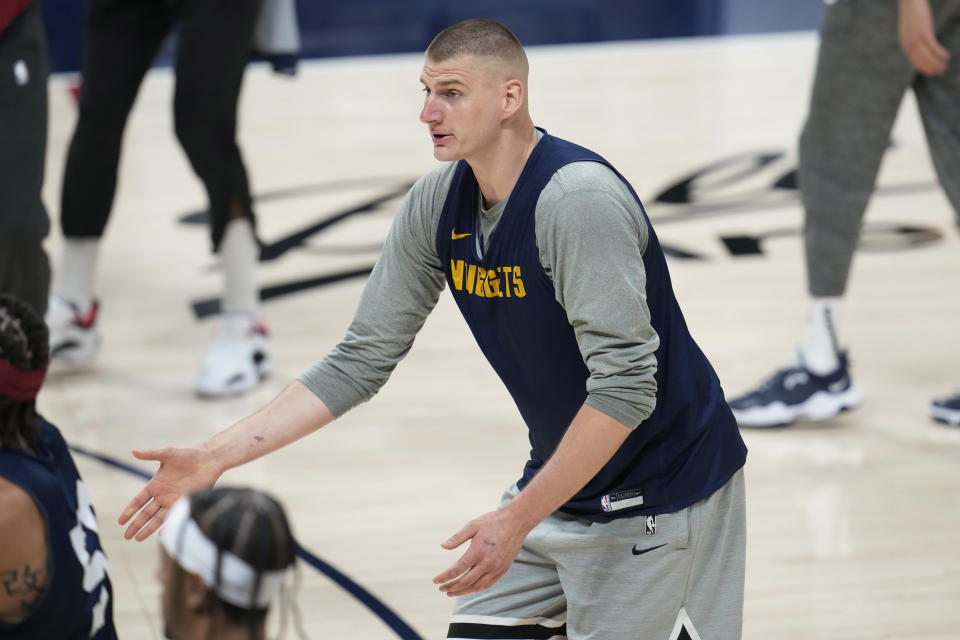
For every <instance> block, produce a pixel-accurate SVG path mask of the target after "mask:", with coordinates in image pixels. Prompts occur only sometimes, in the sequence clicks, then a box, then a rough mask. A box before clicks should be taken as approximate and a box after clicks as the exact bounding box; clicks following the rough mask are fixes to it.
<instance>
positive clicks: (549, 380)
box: [437, 135, 746, 522]
mask: <svg viewBox="0 0 960 640" xmlns="http://www.w3.org/2000/svg"><path fill="white" fill-rule="evenodd" d="M581 161H589V162H599V163H602V164H604V165H606V166H608V167H610V169H611V170H613V171H614V172H615V170H614V169H613V167H612V166H610V164H609V163H607V162H606V161H605V160H604V159H603V158H601V157H600V156H598V155H597V154H595V153H593V152H592V151H589V150H587V149H584V148H583V147H579V146H577V145H574V144H572V143H570V142H566V141H564V140H561V139H559V138H555V137H552V136H550V135H544V136H543V138H541V140H540V141H539V142H538V143H537V145H536V147H534V150H533V152H532V153H531V155H530V158H529V159H528V161H527V164H526V166H525V167H524V169H523V173H522V174H521V175H520V179H519V180H518V181H517V184H516V186H515V187H514V189H513V192H512V193H511V194H510V197H509V199H508V201H507V205H506V209H505V210H504V212H503V214H502V216H501V218H500V221H499V223H498V224H497V227H496V229H495V230H494V232H493V233H492V234H491V235H490V238H489V239H487V241H486V242H485V245H486V247H485V251H484V253H483V256H482V257H481V256H480V255H478V253H477V249H476V245H475V243H474V242H457V241H456V240H457V239H458V236H457V235H456V234H457V233H460V237H462V236H464V235H465V234H468V233H469V234H477V233H478V229H477V221H476V216H477V204H478V202H479V192H478V185H477V181H476V178H475V177H474V175H473V172H472V170H471V169H470V166H469V165H468V164H467V163H466V162H465V161H462V160H461V161H460V162H459V165H458V166H457V169H456V172H455V174H454V178H453V183H452V185H451V187H450V191H449V193H448V195H447V199H446V202H445V203H444V208H443V213H442V215H441V219H440V225H439V227H438V229H437V251H438V253H439V255H440V259H441V261H442V262H443V264H444V269H445V271H446V278H447V284H448V286H449V288H450V291H451V293H452V294H453V297H454V299H455V300H456V302H457V305H458V306H459V308H460V311H461V313H462V314H463V316H464V319H465V320H466V321H467V324H468V325H469V326H470V329H471V331H472V332H473V335H474V337H475V338H476V340H477V343H478V344H479V346H480V349H481V350H482V351H483V353H484V355H485V356H486V357H487V359H488V360H489V362H490V364H491V365H492V366H493V368H494V369H495V370H496V372H497V374H498V375H499V376H500V379H501V380H503V382H504V384H505V385H506V387H507V389H508V390H509V392H510V394H511V395H512V396H513V399H514V401H515V402H516V404H517V407H518V408H519V410H520V414H521V415H522V416H523V419H524V421H525V422H526V424H527V427H528V428H529V435H530V444H531V446H532V451H531V453H530V460H529V461H528V462H527V465H526V467H525V469H524V472H523V477H522V478H521V479H520V481H519V483H518V484H519V486H520V487H521V488H523V487H524V486H525V485H526V484H527V483H528V482H529V481H530V480H531V479H532V478H533V476H534V475H535V474H536V473H537V471H538V470H539V469H540V467H542V466H543V464H544V463H545V462H546V461H547V459H549V457H550V455H551V454H552V453H553V451H554V449H556V447H557V445H558V443H559V442H560V439H561V438H562V437H563V434H564V433H565V431H566V429H567V427H568V426H569V425H570V423H571V422H572V420H573V418H574V416H575V415H576V414H577V411H578V410H579V409H580V408H581V406H582V405H583V403H584V401H585V400H586V397H587V391H586V381H587V378H588V377H589V375H590V374H589V371H588V370H587V367H586V365H585V364H584V361H583V357H582V356H581V353H580V350H579V348H578V345H577V341H576V337H575V334H574V330H573V327H572V326H571V325H570V323H569V321H568V319H567V316H566V313H565V311H564V309H563V307H562V306H561V305H560V303H558V302H557V300H556V294H555V291H554V287H553V283H552V282H551V281H550V279H549V277H548V276H547V274H546V272H545V271H544V269H543V266H542V264H541V262H540V256H539V252H538V251H537V245H536V234H535V219H534V214H535V210H536V206H537V200H538V198H539V196H540V192H541V191H542V190H543V188H544V187H545V186H546V184H547V183H548V182H549V181H550V179H551V177H552V176H553V175H554V173H556V172H557V170H558V169H560V168H561V167H563V166H564V165H567V164H569V163H572V162H581ZM617 175H618V176H619V177H620V179H621V180H623V182H624V184H626V185H627V187H628V188H630V185H629V184H628V183H627V182H626V180H624V179H623V177H622V176H620V175H619V173H618V174H617ZM630 192H631V193H632V194H633V197H634V198H636V199H637V203H638V204H639V202H640V201H639V198H637V196H636V193H635V192H634V191H633V189H632V188H630ZM641 210H642V206H641ZM583 215H590V211H584V212H583ZM643 215H644V221H645V222H646V223H647V226H648V228H649V239H648V242H647V247H646V251H645V252H644V254H643V266H644V269H645V270H646V282H647V285H646V295H647V304H648V306H649V309H650V314H651V318H650V323H651V325H652V326H653V328H654V330H655V331H656V332H657V335H658V336H659V337H660V346H659V348H658V349H657V351H656V358H657V372H656V376H655V378H656V382H657V395H656V408H655V409H654V411H653V413H651V415H650V416H649V417H648V418H647V419H646V420H644V421H643V423H642V424H640V425H639V426H638V427H637V428H636V429H635V430H634V431H633V433H631V434H630V436H629V437H628V438H627V440H626V441H625V442H624V443H623V445H622V446H621V447H620V449H619V450H618V451H617V453H616V454H615V455H614V456H613V457H612V458H611V459H610V460H609V461H608V462H607V464H606V465H605V466H604V467H603V468H602V469H601V470H600V471H599V472H598V473H597V475H596V476H595V477H594V478H593V479H592V480H591V481H590V482H589V483H587V485H586V486H585V487H584V488H583V489H581V490H580V491H579V492H578V493H577V494H576V495H574V496H573V497H572V498H571V499H570V500H569V501H568V502H566V503H565V504H564V505H563V507H561V510H562V511H564V512H566V513H569V514H572V515H576V516H579V517H583V518H587V519H590V520H595V521H600V522H604V521H607V520H609V519H611V518H617V517H623V516H633V515H640V514H658V513H670V512H673V511H677V510H679V509H682V508H684V507H687V506H689V505H691V504H693V503H694V502H697V501H698V500H701V499H703V498H706V497H708V496H709V495H710V494H712V493H713V492H714V491H716V490H717V489H719V488H720V487H722V486H723V485H724V484H725V483H726V482H727V480H729V479H730V477H731V476H732V475H733V474H734V473H735V472H736V471H737V470H738V469H740V468H741V467H742V466H743V464H744V462H745V460H746V446H745V445H744V443H743V440H742V439H741V437H740V433H739V431H738V429H737V426H736V422H735V421H734V418H733V415H732V413H731V412H730V408H729V407H728V406H727V403H726V401H725V400H724V397H723V390H722V389H721V387H720V381H719V380H718V378H717V375H716V373H715V372H714V370H713V367H712V366H711V365H710V363H709V362H708V361H707V359H706V357H705V356H704V355H703V352H701V350H700V348H699V347H698V346H697V344H696V343H695V342H694V340H693V338H692V337H691V336H690V332H689V331H688V330H687V325H686V322H685V321H684V319H683V314H682V313H681V311H680V307H679V305H678V304H677V300H676V298H675V297H674V293H673V287H672V285H671V283H670V274H669V273H668V271H667V264H666V260H665V258H664V255H663V251H662V250H661V248H660V243H659V241H658V240H657V236H656V234H655V233H654V231H653V228H652V226H650V223H649V219H647V218H646V213H644V214H643ZM598 295H603V294H602V292H601V293H598Z"/></svg>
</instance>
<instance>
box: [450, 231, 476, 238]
mask: <svg viewBox="0 0 960 640" xmlns="http://www.w3.org/2000/svg"><path fill="white" fill-rule="evenodd" d="M471 235H473V234H472V233H457V230H456V229H451V230H450V239H451V240H459V239H460V238H466V237H467V236H471Z"/></svg>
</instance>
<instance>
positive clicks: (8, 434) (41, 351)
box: [0, 294, 50, 450]
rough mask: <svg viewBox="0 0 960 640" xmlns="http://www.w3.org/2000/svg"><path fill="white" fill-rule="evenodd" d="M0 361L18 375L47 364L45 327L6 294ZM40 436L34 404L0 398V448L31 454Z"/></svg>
mask: <svg viewBox="0 0 960 640" xmlns="http://www.w3.org/2000/svg"><path fill="white" fill-rule="evenodd" d="M0 360H3V361H5V362H6V363H7V364H9V365H10V366H12V367H14V368H15V369H19V370H21V371H35V370H38V369H45V368H46V366H47V364H48V363H49V362H50V346H49V339H48V337H47V325H46V324H44V322H43V319H42V318H40V316H39V315H37V313H36V312H35V311H34V310H33V308H32V307H31V306H30V305H28V304H27V303H26V302H24V301H23V300H20V299H19V298H17V297H14V296H12V295H9V294H0ZM39 434H40V417H39V416H38V415H37V409H36V403H35V401H34V400H28V401H26V402H17V401H15V400H12V399H10V398H7V397H4V396H2V395H0V447H3V448H5V449H22V448H24V446H26V447H27V448H28V449H30V450H32V449H33V448H34V446H35V444H36V441H37V437H38V436H39Z"/></svg>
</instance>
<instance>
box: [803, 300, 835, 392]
mask: <svg viewBox="0 0 960 640" xmlns="http://www.w3.org/2000/svg"><path fill="white" fill-rule="evenodd" d="M842 321H843V298H840V297H836V298H811V299H810V303H809V305H808V306H807V321H806V324H805V325H804V329H803V341H802V342H801V343H800V357H801V358H802V360H803V364H804V366H806V367H807V369H810V371H813V372H814V373H816V374H817V375H826V374H828V373H831V372H833V371H836V369H837V367H838V366H840V358H839V352H840V331H841V328H842V325H841V323H842Z"/></svg>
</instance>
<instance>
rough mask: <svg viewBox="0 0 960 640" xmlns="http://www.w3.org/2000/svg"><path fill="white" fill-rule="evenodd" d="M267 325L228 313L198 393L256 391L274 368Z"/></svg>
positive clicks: (205, 362)
mask: <svg viewBox="0 0 960 640" xmlns="http://www.w3.org/2000/svg"><path fill="white" fill-rule="evenodd" d="M268 338H269V334H268V333H267V327H266V325H265V324H264V323H263V322H261V321H259V320H257V319H256V318H254V317H253V316H251V315H249V314H246V313H225V314H223V315H222V316H221V320H220V328H219V329H218V330H217V334H216V335H215V336H214V338H213V342H212V343H211V344H210V349H209V350H208V351H207V355H206V357H205V358H204V360H203V365H202V366H201V368H200V376H199V377H198V378H197V384H196V392H197V394H198V395H201V396H232V395H237V394H241V393H243V392H245V391H249V390H250V389H253V388H254V387H255V386H257V384H259V383H260V381H261V380H262V379H263V378H264V377H265V376H266V375H267V374H268V373H269V372H270V370H271V369H272V368H273V358H272V357H271V353H270V342H269V339H268Z"/></svg>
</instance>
